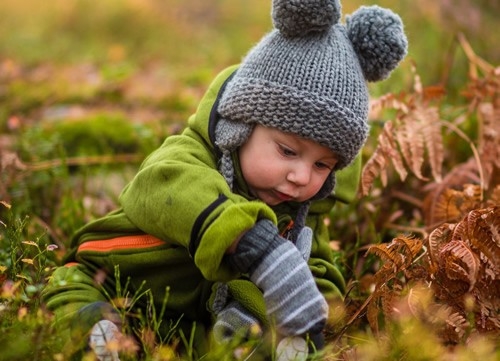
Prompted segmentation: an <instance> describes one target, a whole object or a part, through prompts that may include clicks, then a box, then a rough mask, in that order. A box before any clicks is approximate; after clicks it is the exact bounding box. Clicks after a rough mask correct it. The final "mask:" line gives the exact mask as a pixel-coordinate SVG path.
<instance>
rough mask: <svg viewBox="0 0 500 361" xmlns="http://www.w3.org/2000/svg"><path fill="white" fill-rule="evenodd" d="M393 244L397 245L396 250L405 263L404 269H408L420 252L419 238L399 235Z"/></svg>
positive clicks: (420, 243)
mask: <svg viewBox="0 0 500 361" xmlns="http://www.w3.org/2000/svg"><path fill="white" fill-rule="evenodd" d="M394 242H396V243H397V244H398V250H399V252H400V253H401V254H402V255H403V257H404V259H405V261H406V262H405V267H408V266H409V265H410V264H411V263H412V262H413V260H414V259H415V257H416V256H417V255H418V254H419V253H420V251H421V250H422V240H420V239H419V238H415V237H412V236H410V237H408V236H405V235H399V236H398V237H396V238H395V239H394Z"/></svg>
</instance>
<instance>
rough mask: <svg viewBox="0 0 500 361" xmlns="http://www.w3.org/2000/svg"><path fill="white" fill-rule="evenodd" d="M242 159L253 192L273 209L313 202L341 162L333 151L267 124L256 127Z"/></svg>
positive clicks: (244, 146)
mask: <svg viewBox="0 0 500 361" xmlns="http://www.w3.org/2000/svg"><path fill="white" fill-rule="evenodd" d="M239 158H240V166H241V171H242V173H243V177H244V178H245V181H246V183H247V184H248V187H249V189H250V193H251V194H252V195H253V196H255V197H257V198H258V199H260V200H261V201H263V202H265V203H266V204H268V205H270V206H275V205H277V204H279V203H282V202H286V201H297V202H303V201H306V200H308V199H310V198H311V197H313V196H314V195H315V194H316V193H318V191H319V190H320V189H321V187H322V186H323V183H324V182H325V181H326V179H327V177H328V175H329V174H330V172H331V171H332V169H333V168H334V167H335V164H336V163H337V157H336V156H335V154H334V153H333V152H332V151H331V150H330V149H329V148H327V147H324V146H322V145H319V144H318V143H316V142H314V141H312V140H308V139H305V138H302V137H299V136H297V135H294V134H291V133H285V132H282V131H280V130H278V129H276V128H270V127H264V126H263V125H256V126H255V128H254V130H253V131H252V134H251V135H250V137H249V138H248V140H247V142H246V143H245V144H243V145H242V146H241V148H240V149H239Z"/></svg>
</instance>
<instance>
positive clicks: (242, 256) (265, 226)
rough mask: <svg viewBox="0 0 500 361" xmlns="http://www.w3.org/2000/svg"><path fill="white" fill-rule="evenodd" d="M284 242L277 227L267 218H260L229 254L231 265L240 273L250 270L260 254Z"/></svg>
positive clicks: (259, 257) (260, 258) (260, 256)
mask: <svg viewBox="0 0 500 361" xmlns="http://www.w3.org/2000/svg"><path fill="white" fill-rule="evenodd" d="M283 242H286V241H285V240H284V239H282V238H281V237H280V236H279V234H278V228H277V227H276V226H275V225H274V223H273V222H271V221H270V220H268V219H261V220H260V221H258V222H257V223H256V224H255V226H253V227H252V228H251V229H250V230H249V231H248V232H246V233H245V235H244V236H243V237H242V238H241V239H240V241H239V243H238V246H237V247H236V251H235V253H234V254H232V255H230V256H229V257H228V258H229V262H230V263H231V265H232V266H233V267H234V268H235V269H237V270H238V271H240V272H242V273H248V272H252V270H254V269H255V268H257V266H258V265H259V263H260V261H261V260H262V256H263V255H264V254H265V253H267V252H268V251H269V250H273V249H275V248H277V247H278V246H279V245H280V244H282V243H283Z"/></svg>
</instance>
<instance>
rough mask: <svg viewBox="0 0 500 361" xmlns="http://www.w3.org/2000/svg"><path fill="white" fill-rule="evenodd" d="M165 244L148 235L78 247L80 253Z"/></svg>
mask: <svg viewBox="0 0 500 361" xmlns="http://www.w3.org/2000/svg"><path fill="white" fill-rule="evenodd" d="M163 244H165V242H163V241H162V240H161V239H159V238H156V237H153V236H151V235H149V234H144V235H137V236H124V237H116V238H110V239H105V240H97V241H88V242H85V243H83V244H81V245H80V247H78V252H81V251H97V252H107V251H114V250H120V249H134V248H148V247H156V246H161V245H163Z"/></svg>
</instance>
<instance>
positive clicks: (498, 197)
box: [486, 184, 500, 207]
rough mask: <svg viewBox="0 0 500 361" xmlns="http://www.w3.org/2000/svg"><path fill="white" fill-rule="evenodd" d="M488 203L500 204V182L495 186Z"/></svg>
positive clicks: (492, 204)
mask: <svg viewBox="0 0 500 361" xmlns="http://www.w3.org/2000/svg"><path fill="white" fill-rule="evenodd" d="M486 204H487V205H488V206H489V207H495V206H500V184H498V185H497V186H496V187H495V188H493V190H492V191H491V194H490V197H489V199H488V200H487V203H486Z"/></svg>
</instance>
